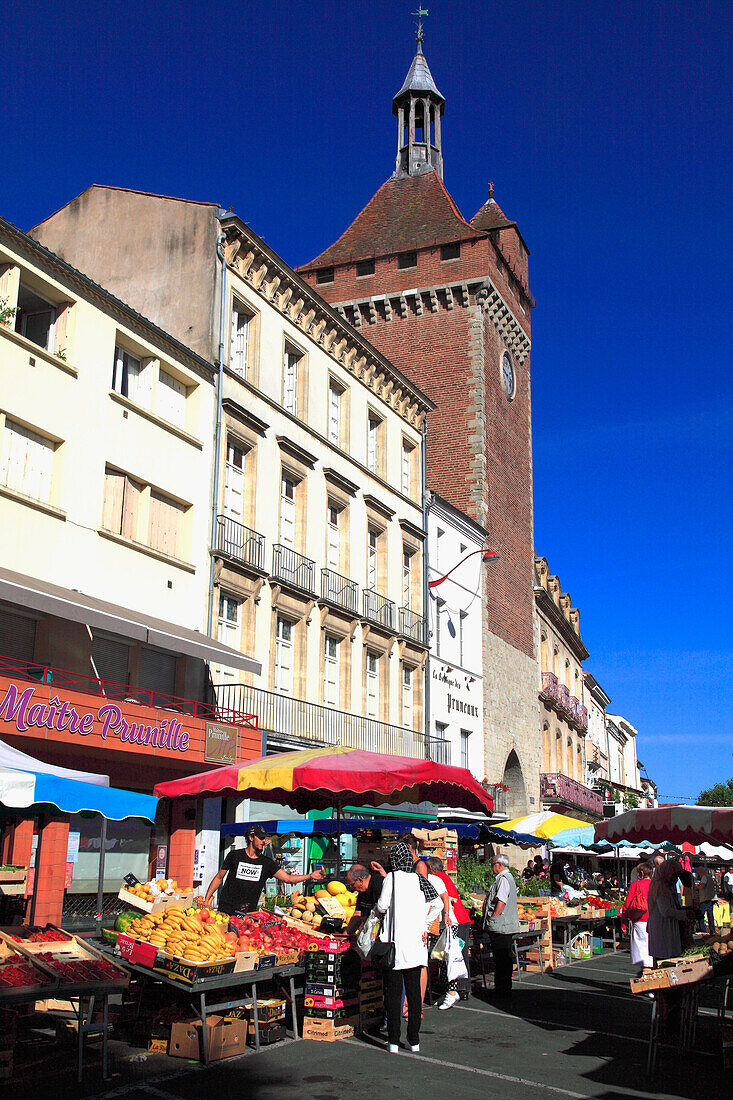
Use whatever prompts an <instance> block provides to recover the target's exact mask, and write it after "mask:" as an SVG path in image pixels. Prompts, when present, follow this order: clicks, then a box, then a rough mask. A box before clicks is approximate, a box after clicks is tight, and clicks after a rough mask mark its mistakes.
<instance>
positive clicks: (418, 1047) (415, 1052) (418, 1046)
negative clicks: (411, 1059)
mask: <svg viewBox="0 0 733 1100" xmlns="http://www.w3.org/2000/svg"><path fill="white" fill-rule="evenodd" d="M410 1050H411V1051H412V1053H413V1054H419V1053H420V1044H419V1043H418V1044H417V1045H416V1046H414V1047H413V1046H411V1047H410Z"/></svg>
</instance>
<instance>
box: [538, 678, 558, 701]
mask: <svg viewBox="0 0 733 1100" xmlns="http://www.w3.org/2000/svg"><path fill="white" fill-rule="evenodd" d="M540 695H541V696H542V697H543V698H544V699H548V700H551V701H553V702H557V701H558V699H559V698H560V682H559V681H558V678H557V676H555V675H554V674H553V673H552V672H543V673H542V690H541V691H540Z"/></svg>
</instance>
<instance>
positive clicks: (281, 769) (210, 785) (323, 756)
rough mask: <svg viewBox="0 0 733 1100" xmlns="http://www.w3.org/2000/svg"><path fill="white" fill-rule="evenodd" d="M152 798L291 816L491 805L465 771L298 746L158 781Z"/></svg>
mask: <svg viewBox="0 0 733 1100" xmlns="http://www.w3.org/2000/svg"><path fill="white" fill-rule="evenodd" d="M155 794H156V795H157V796H158V797H159V798H197V797H207V796H212V795H220V794H226V795H235V794H239V795H241V796H242V797H243V798H254V799H258V798H259V799H264V800H266V801H268V802H276V803H279V804H280V805H282V806H289V807H290V809H291V810H296V811H297V812H298V813H307V811H308V810H326V809H329V808H332V807H336V808H337V809H339V808H340V807H341V806H345V805H350V804H352V803H356V804H357V805H360V806H381V805H399V804H400V803H404V802H409V803H413V804H414V803H418V802H424V801H427V802H433V803H438V804H440V805H442V806H450V807H454V808H456V809H464V810H479V811H481V812H483V813H485V814H488V815H490V814H491V813H493V809H494V800H493V798H492V797H491V795H490V794H488V793H487V792H486V791H485V790H484V788H483V787H482V786H481V784H480V783H478V782H477V781H476V780H475V779H474V777H473V776H472V775H471V773H470V771H468V769H466V768H454V767H450V766H449V765H447V764H436V763H434V762H433V761H432V760H420V759H415V758H414V757H409V756H390V755H387V754H382V753H376V752H365V751H364V750H362V749H350V748H344V747H337V748H322V749H302V750H300V751H298V752H284V753H281V754H279V755H277V756H264V757H262V758H260V759H259V760H252V761H250V762H249V763H247V764H232V765H230V766H228V767H226V768H215V769H213V770H212V771H208V772H202V773H199V774H198V775H189V776H185V777H184V778H182V779H173V780H170V781H169V782H166V783H158V784H157V785H156V787H155Z"/></svg>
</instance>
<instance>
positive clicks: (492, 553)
mask: <svg viewBox="0 0 733 1100" xmlns="http://www.w3.org/2000/svg"><path fill="white" fill-rule="evenodd" d="M475 554H480V555H481V560H482V561H483V562H484V563H485V564H488V563H489V562H490V561H496V559H497V558H498V557H499V556H500V555H499V552H498V551H497V550H487V549H486V548H485V547H482V548H481V549H480V550H472V551H471V553H470V554H466V556H465V558H461V560H460V561H459V562H456V564H455V565H454V566H453V568H452V569H449V570H448V572H447V573H446V574H445V575H444V576H442V577H436V579H435V580H434V581H428V588H437V587H438V585H439V584H442V583H443V581H447V580H448V577H449V576H450V575H451V573H453V572H455V570H456V569H457V568H458V566H459V565H463V563H464V561H468V559H469V558H472V557H474V555H475Z"/></svg>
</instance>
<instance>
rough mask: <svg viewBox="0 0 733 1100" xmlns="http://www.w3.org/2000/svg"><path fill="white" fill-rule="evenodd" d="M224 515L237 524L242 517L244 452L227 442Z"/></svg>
mask: <svg viewBox="0 0 733 1100" xmlns="http://www.w3.org/2000/svg"><path fill="white" fill-rule="evenodd" d="M224 515H225V516H227V517H228V518H229V519H234V520H237V522H238V523H241V522H242V516H243V515H244V451H243V450H242V448H241V447H238V446H237V444H236V443H232V442H230V441H229V440H227V457H226V469H225V472H224Z"/></svg>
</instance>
